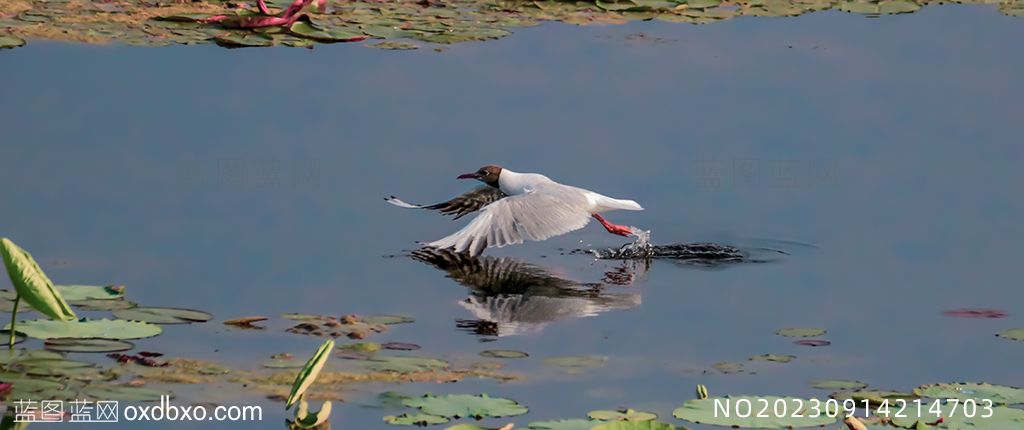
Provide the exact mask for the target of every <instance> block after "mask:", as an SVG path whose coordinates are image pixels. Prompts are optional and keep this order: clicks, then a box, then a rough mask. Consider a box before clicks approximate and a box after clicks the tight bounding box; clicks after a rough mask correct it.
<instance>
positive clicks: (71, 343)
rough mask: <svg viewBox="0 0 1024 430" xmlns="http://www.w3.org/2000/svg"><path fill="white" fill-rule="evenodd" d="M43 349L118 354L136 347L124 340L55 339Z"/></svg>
mask: <svg viewBox="0 0 1024 430" xmlns="http://www.w3.org/2000/svg"><path fill="white" fill-rule="evenodd" d="M43 347H44V348H46V349H48V350H50V351H61V352H118V351H128V350H130V349H132V348H134V347H135V345H134V344H132V343H131V342H128V341H123V340H111V339H90V338H84V339H78V338H70V339H66V338H55V339H48V340H47V341H46V343H45V344H43Z"/></svg>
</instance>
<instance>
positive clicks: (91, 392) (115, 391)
mask: <svg viewBox="0 0 1024 430" xmlns="http://www.w3.org/2000/svg"><path fill="white" fill-rule="evenodd" d="M83 393H84V394H85V395H86V396H88V397H89V398H92V399H95V400H119V401H135V402H156V401H160V397H161V396H169V397H172V398H173V397H174V393H172V392H170V391H167V390H160V389H156V388H148V387H136V386H131V385H92V384H90V385H88V386H86V387H85V389H84V390H83Z"/></svg>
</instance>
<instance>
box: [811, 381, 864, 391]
mask: <svg viewBox="0 0 1024 430" xmlns="http://www.w3.org/2000/svg"><path fill="white" fill-rule="evenodd" d="M867 386H868V384H865V383H863V382H860V381H851V380H846V379H815V380H813V381H811V387H812V388H817V389H819V390H861V389H864V388H867Z"/></svg>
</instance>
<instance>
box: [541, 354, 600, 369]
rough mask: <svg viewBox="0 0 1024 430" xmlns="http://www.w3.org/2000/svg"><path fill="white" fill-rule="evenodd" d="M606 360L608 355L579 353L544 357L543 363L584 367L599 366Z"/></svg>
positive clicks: (577, 367)
mask: <svg viewBox="0 0 1024 430" xmlns="http://www.w3.org/2000/svg"><path fill="white" fill-rule="evenodd" d="M607 361H608V357H602V356H595V355H589V356H588V355H580V356H570V355H566V356H560V357H548V358H545V359H544V364H547V365H549V366H557V367H566V368H576V369H579V368H586V367H597V366H601V365H603V364H604V363H606V362H607Z"/></svg>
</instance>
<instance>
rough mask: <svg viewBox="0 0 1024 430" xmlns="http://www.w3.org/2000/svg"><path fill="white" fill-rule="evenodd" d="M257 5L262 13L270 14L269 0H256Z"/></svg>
mask: <svg viewBox="0 0 1024 430" xmlns="http://www.w3.org/2000/svg"><path fill="white" fill-rule="evenodd" d="M256 7H258V8H259V9H260V13H262V14H264V15H270V9H268V8H267V2H265V1H264V0H256Z"/></svg>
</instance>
